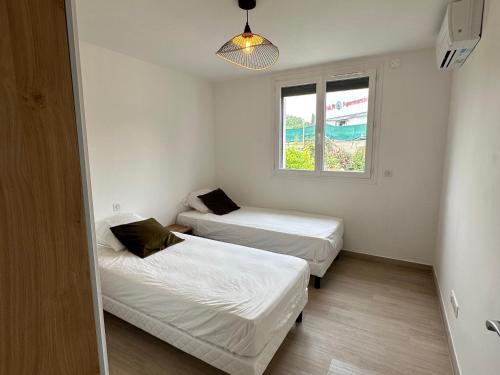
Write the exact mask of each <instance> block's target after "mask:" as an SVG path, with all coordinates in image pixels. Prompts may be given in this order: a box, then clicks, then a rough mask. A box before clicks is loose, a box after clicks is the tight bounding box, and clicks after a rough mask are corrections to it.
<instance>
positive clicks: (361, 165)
mask: <svg viewBox="0 0 500 375" xmlns="http://www.w3.org/2000/svg"><path fill="white" fill-rule="evenodd" d="M368 82H369V79H368V77H363V78H356V79H348V80H341V81H333V82H327V93H326V98H325V100H326V108H325V132H324V133H325V135H324V145H323V147H324V163H323V165H324V170H325V171H335V172H353V173H363V172H365V165H366V163H365V154H366V133H367V129H368V125H367V124H368V95H369V88H368Z"/></svg>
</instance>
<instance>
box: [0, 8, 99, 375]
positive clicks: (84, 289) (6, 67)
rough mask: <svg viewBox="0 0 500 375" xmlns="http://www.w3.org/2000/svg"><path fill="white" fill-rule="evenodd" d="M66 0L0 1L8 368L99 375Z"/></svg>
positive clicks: (3, 348)
mask: <svg viewBox="0 0 500 375" xmlns="http://www.w3.org/2000/svg"><path fill="white" fill-rule="evenodd" d="M83 193H84V192H83V188H82V176H81V172H80V157H79V146H78V134H77V125H76V118H75V104H74V96H73V89H72V77H71V66H70V55H69V47H68V35H67V28H66V15H65V3H64V1H62V0H0V246H1V247H0V374H2V375H3V374H16V375H19V374H50V375H56V374H71V375H73V374H98V373H99V354H98V340H97V334H96V324H95V314H94V304H93V297H92V296H93V295H92V287H91V267H90V262H89V255H88V254H89V252H88V241H87V234H86V230H87V227H86V222H85V210H84V202H83Z"/></svg>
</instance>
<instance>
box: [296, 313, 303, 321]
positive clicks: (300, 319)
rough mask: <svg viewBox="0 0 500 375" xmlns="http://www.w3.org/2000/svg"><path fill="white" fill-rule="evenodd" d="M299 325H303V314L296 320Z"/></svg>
mask: <svg viewBox="0 0 500 375" xmlns="http://www.w3.org/2000/svg"><path fill="white" fill-rule="evenodd" d="M296 322H297V323H302V313H300V314H299V316H298V317H297V320H296Z"/></svg>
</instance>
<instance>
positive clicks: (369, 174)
mask: <svg viewBox="0 0 500 375" xmlns="http://www.w3.org/2000/svg"><path fill="white" fill-rule="evenodd" d="M377 73H378V69H377V68H367V69H355V68H344V69H342V70H329V71H325V72H323V73H321V74H311V75H306V76H303V78H300V79H284V80H280V79H278V80H276V81H275V88H276V109H277V110H276V119H275V123H276V140H277V142H275V145H276V158H275V172H277V173H278V174H283V175H292V176H293V175H295V176H305V175H306V176H307V175H308V176H317V177H340V178H343V179H347V180H348V179H354V180H373V179H374V163H375V161H374V159H375V157H374V156H375V155H374V148H375V122H376V118H377V117H378V113H379V110H378V108H377V107H376V104H378V103H376V94H377ZM356 77H369V91H368V120H367V130H366V151H365V152H366V153H365V171H364V172H347V171H325V170H323V168H324V160H323V158H324V138H323V131H324V126H325V121H324V120H325V107H326V83H327V82H331V81H335V80H343V79H350V78H356ZM311 83H314V84H316V132H315V170H314V171H308V170H300V169H287V168H282V165H283V160H284V152H285V150H284V147H283V145H284V142H283V140H284V139H283V136H284V127H283V116H282V106H281V104H282V102H281V99H282V98H281V89H282V88H283V87H289V86H299V85H304V84H311Z"/></svg>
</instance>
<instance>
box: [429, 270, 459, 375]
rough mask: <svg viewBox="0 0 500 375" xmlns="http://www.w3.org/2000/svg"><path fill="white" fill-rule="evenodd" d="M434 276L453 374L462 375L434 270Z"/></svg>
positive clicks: (443, 300)
mask: <svg viewBox="0 0 500 375" xmlns="http://www.w3.org/2000/svg"><path fill="white" fill-rule="evenodd" d="M432 274H433V275H434V284H436V289H437V293H438V299H439V306H440V307H441V316H442V318H443V324H444V329H445V331H446V336H447V338H448V348H449V350H450V360H451V365H452V368H453V373H454V374H455V375H462V370H461V369H460V364H459V363H458V358H457V353H456V351H455V345H454V343H453V337H452V336H451V330H450V324H449V320H448V315H447V314H446V305H445V301H447V299H443V294H442V293H441V288H440V286H439V282H438V278H437V275H436V270H435V269H434V268H433V269H432Z"/></svg>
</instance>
